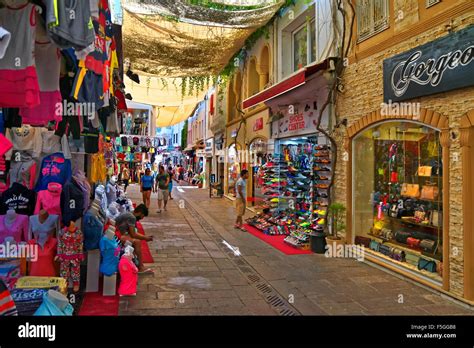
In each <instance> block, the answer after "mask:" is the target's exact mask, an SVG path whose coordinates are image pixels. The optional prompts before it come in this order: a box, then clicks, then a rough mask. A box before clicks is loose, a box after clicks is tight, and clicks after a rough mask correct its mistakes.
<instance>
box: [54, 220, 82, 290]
mask: <svg viewBox="0 0 474 348" xmlns="http://www.w3.org/2000/svg"><path fill="white" fill-rule="evenodd" d="M83 241H84V236H83V234H82V232H81V231H80V230H79V229H78V228H77V227H76V224H75V223H74V221H70V222H69V225H68V226H67V227H65V228H64V229H63V230H62V233H61V234H60V236H59V240H58V256H57V257H56V259H59V260H60V264H59V266H60V267H59V272H60V275H61V277H62V278H64V279H66V280H69V279H71V280H72V283H73V291H74V292H78V291H79V286H80V280H81V268H80V266H81V261H82V260H83V259H84V254H83Z"/></svg>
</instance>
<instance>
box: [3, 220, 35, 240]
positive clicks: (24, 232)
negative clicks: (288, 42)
mask: <svg viewBox="0 0 474 348" xmlns="http://www.w3.org/2000/svg"><path fill="white" fill-rule="evenodd" d="M28 222H29V220H28V216H26V215H21V214H16V216H15V220H13V221H12V222H11V223H10V224H9V223H8V220H7V221H6V216H5V215H0V243H3V242H4V241H5V238H6V237H13V239H14V240H15V242H17V243H20V242H21V241H23V242H26V241H27V240H28Z"/></svg>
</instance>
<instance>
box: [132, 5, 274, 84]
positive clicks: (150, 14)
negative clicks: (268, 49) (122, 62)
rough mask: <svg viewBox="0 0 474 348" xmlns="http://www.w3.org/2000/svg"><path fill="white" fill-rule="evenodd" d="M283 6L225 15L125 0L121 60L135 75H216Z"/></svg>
mask: <svg viewBox="0 0 474 348" xmlns="http://www.w3.org/2000/svg"><path fill="white" fill-rule="evenodd" d="M282 3H283V1H282V0H268V1H261V2H260V4H262V6H261V7H259V8H256V9H251V10H239V11H227V10H217V9H213V8H208V7H205V6H195V5H191V4H189V3H188V2H187V1H185V0H172V1H171V0H143V1H139V0H125V1H124V3H123V6H124V9H125V11H124V12H125V13H124V17H125V18H124V26H123V43H124V57H125V58H129V59H130V61H131V63H132V66H133V69H134V70H137V71H141V72H146V73H149V74H153V75H156V76H160V77H181V76H203V75H217V74H218V73H219V72H220V71H221V70H222V69H223V68H224V67H225V66H226V65H227V63H228V62H229V60H230V59H231V58H232V56H233V55H234V54H235V53H236V52H237V51H238V50H240V49H241V48H242V47H243V46H244V43H245V40H246V39H247V38H248V37H249V35H250V34H252V33H253V32H254V31H255V30H256V29H257V28H259V27H261V26H263V25H264V24H266V23H267V22H268V21H269V20H270V19H271V18H272V16H273V15H274V14H275V13H276V11H277V10H278V9H279V8H280V7H281V5H282ZM178 18H179V20H178Z"/></svg>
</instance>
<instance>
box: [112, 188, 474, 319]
mask: <svg viewBox="0 0 474 348" xmlns="http://www.w3.org/2000/svg"><path fill="white" fill-rule="evenodd" d="M179 191H183V192H179ZM179 191H178V189H177V187H176V185H175V188H174V191H173V196H174V198H175V199H174V200H172V201H170V204H169V207H168V211H166V212H165V211H163V212H162V213H157V212H156V210H157V203H156V195H153V199H152V207H151V209H150V215H149V217H147V218H146V219H144V221H143V226H144V228H145V231H146V233H147V234H149V235H153V236H154V241H153V242H151V243H149V245H150V251H151V253H152V256H153V258H154V261H155V262H154V263H153V264H149V265H147V266H149V267H150V268H153V269H154V271H155V273H154V274H153V275H140V276H139V283H138V292H137V296H136V297H135V298H121V300H120V311H119V313H120V315H278V314H279V313H278V311H277V310H275V308H274V307H272V306H271V305H270V304H269V303H268V302H267V301H266V300H265V297H264V296H263V295H262V294H261V292H259V291H258V290H257V289H256V288H255V287H254V286H253V285H252V284H251V282H250V281H249V280H248V278H247V277H246V276H245V275H244V274H243V273H242V272H241V270H239V268H238V267H237V266H236V264H235V262H234V261H235V259H236V258H240V259H242V260H243V261H244V262H245V264H247V265H249V266H250V268H251V269H252V271H253V272H255V273H256V274H258V276H259V277H260V278H262V279H264V280H265V281H266V283H267V284H268V285H270V286H271V287H272V288H273V289H274V290H275V291H276V292H278V293H279V295H281V297H282V298H283V299H286V300H288V302H289V303H290V304H291V307H292V308H293V309H295V310H296V311H297V312H298V313H299V314H302V315H472V314H474V311H473V310H471V309H469V308H466V307H465V306H462V305H459V304H457V303H454V302H453V301H451V300H449V299H446V298H445V297H442V296H441V295H439V294H437V293H434V292H432V291H430V290H426V289H424V288H422V287H420V286H417V285H415V284H413V283H412V282H409V281H407V280H404V279H400V278H399V277H397V276H394V275H392V274H389V273H387V272H384V271H382V270H380V269H377V268H375V267H372V266H370V265H367V264H365V263H362V262H358V261H356V260H349V259H329V258H326V257H324V256H323V255H317V254H310V255H285V254H283V253H281V252H280V251H278V250H276V249H274V248H273V247H271V246H270V245H268V244H266V243H265V242H263V241H261V240H260V239H258V238H256V237H254V236H252V235H251V234H249V233H246V232H243V231H240V230H235V229H234V228H233V222H234V219H235V216H234V209H233V204H232V202H231V201H230V200H228V199H226V198H212V199H211V198H209V192H208V191H207V190H202V189H197V188H188V187H180V188H179ZM129 197H131V198H132V200H134V201H136V202H139V201H141V199H140V194H139V192H138V187H137V186H136V185H132V186H131V187H130V188H129ZM190 209H192V210H194V211H195V212H197V213H198V214H199V216H200V218H202V219H204V220H205V221H206V222H207V223H208V224H209V225H210V226H212V228H213V230H214V231H215V232H216V233H217V235H218V236H219V238H218V239H216V238H215V237H212V236H211V234H210V233H208V231H206V229H204V228H203V226H202V225H201V223H200V221H199V220H198V219H196V217H195V216H193V214H191V213H190ZM250 214H251V213H250V212H247V215H250ZM223 240H225V241H227V242H228V243H229V244H231V245H232V246H236V247H238V248H239V250H240V252H241V256H236V257H234V259H231V258H230V257H229V255H228V253H226V247H225V246H224V244H222V241H223ZM402 297H403V303H400V299H401V298H402Z"/></svg>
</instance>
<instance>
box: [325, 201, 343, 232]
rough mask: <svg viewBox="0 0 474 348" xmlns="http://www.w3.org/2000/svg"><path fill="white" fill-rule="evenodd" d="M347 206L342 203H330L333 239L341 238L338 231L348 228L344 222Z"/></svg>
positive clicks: (329, 210) (329, 214)
mask: <svg viewBox="0 0 474 348" xmlns="http://www.w3.org/2000/svg"><path fill="white" fill-rule="evenodd" d="M345 211H346V206H345V205H344V204H342V203H338V202H334V203H332V204H331V205H329V209H328V216H329V218H330V221H331V232H332V235H331V239H340V237H339V236H338V232H341V231H343V230H344V229H345V228H346V225H345V223H344V212H345Z"/></svg>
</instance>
